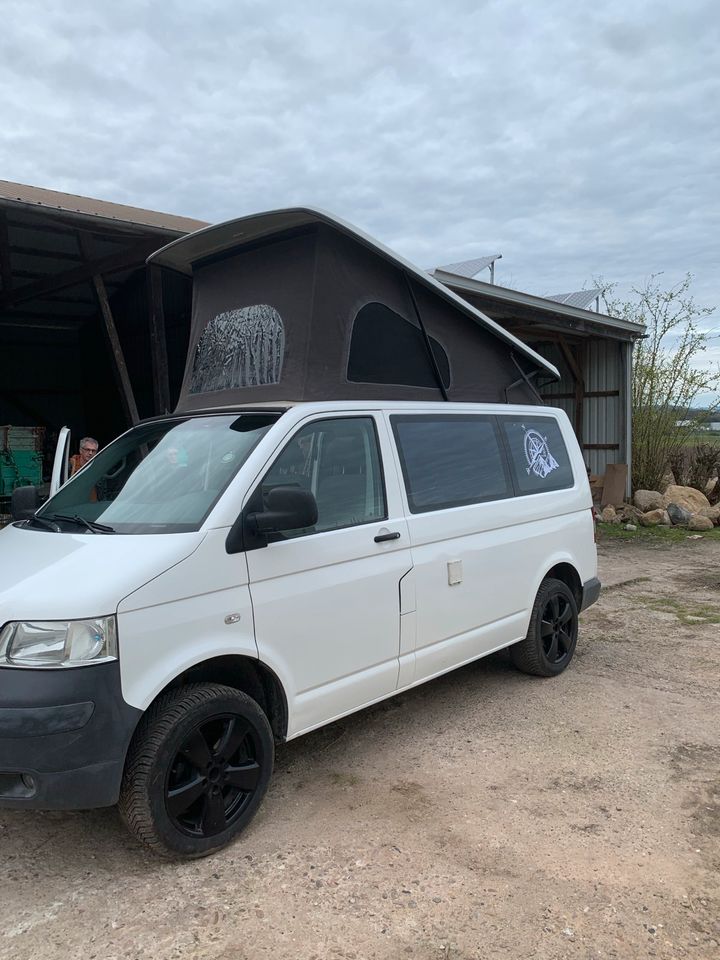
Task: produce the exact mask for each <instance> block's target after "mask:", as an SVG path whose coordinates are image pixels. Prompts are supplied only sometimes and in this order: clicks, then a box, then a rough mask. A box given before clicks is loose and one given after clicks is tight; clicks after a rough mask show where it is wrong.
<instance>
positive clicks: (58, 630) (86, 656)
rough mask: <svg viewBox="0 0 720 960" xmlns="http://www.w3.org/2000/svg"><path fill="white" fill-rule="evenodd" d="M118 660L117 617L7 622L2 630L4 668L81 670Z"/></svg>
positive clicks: (0, 663)
mask: <svg viewBox="0 0 720 960" xmlns="http://www.w3.org/2000/svg"><path fill="white" fill-rule="evenodd" d="M116 657H117V626H116V621H115V617H98V619H97V620H36V621H32V622H30V623H27V622H26V623H7V624H5V626H4V627H3V628H2V630H0V666H10V667H77V666H81V665H82V664H85V663H98V662H101V661H104V660H114V659H115V658H116Z"/></svg>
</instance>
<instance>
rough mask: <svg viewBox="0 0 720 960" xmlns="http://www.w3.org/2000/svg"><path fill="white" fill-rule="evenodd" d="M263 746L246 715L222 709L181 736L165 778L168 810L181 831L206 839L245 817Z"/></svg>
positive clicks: (257, 777)
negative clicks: (178, 747) (230, 712)
mask: <svg viewBox="0 0 720 960" xmlns="http://www.w3.org/2000/svg"><path fill="white" fill-rule="evenodd" d="M261 755H262V752H261V746H260V741H259V738H258V736H257V732H256V731H255V729H254V728H253V726H252V724H250V723H249V721H247V720H246V719H245V718H244V717H241V716H238V715H233V714H221V715H218V716H216V717H210V718H209V719H208V720H203V722H202V723H200V724H198V725H197V726H196V727H194V728H193V730H192V731H191V732H190V733H189V734H188V736H187V737H186V738H185V739H184V740H183V742H182V744H181V746H180V749H179V750H178V752H177V753H176V755H175V757H174V759H173V761H172V763H171V764H170V769H169V771H168V775H167V778H166V785H165V809H166V810H167V813H168V816H169V817H170V819H171V821H172V822H173V824H174V825H175V827H177V829H178V830H180V831H181V832H182V833H184V834H187V835H189V836H191V837H195V838H197V839H207V838H208V837H214V836H217V835H218V834H219V833H224V831H225V830H227V829H228V828H229V827H231V826H232V825H233V824H234V823H236V822H237V820H238V819H239V818H240V817H241V816H242V814H243V813H244V811H245V810H246V809H247V807H248V805H249V804H250V802H251V800H252V798H253V796H254V794H255V791H256V789H257V787H258V783H259V782H260V774H261V766H260V758H261Z"/></svg>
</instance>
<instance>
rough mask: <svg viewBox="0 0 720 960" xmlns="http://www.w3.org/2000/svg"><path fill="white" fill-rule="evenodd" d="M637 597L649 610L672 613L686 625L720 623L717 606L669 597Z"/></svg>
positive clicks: (719, 612) (719, 611)
mask: <svg viewBox="0 0 720 960" xmlns="http://www.w3.org/2000/svg"><path fill="white" fill-rule="evenodd" d="M638 599H639V601H640V603H642V604H643V605H644V606H646V607H647V608H648V609H649V610H657V612H658V613H674V614H675V616H676V617H677V618H678V620H679V621H680V623H684V624H685V626H687V627H692V626H698V625H701V626H702V625H704V624H706V623H720V608H719V607H710V606H707V605H706V604H693V603H687V602H684V601H682V600H673V599H672V598H671V597H638Z"/></svg>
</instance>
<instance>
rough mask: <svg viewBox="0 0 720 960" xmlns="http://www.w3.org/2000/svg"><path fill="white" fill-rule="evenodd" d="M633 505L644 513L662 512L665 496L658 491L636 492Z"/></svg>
mask: <svg viewBox="0 0 720 960" xmlns="http://www.w3.org/2000/svg"><path fill="white" fill-rule="evenodd" d="M633 503H634V504H635V506H636V507H637V508H638V510H641V511H642V512H643V513H648V512H649V511H650V510H662V509H663V507H664V506H665V504H664V503H663V496H662V494H661V493H658V492H657V490H636V491H635V495H634V496H633Z"/></svg>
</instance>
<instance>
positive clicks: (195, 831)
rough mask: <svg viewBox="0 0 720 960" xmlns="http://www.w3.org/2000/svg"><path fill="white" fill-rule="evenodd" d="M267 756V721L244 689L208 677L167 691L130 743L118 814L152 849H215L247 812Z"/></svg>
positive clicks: (270, 748) (261, 789) (258, 793)
mask: <svg viewBox="0 0 720 960" xmlns="http://www.w3.org/2000/svg"><path fill="white" fill-rule="evenodd" d="M273 757H274V743H273V736H272V731H271V729H270V724H269V722H268V719H267V717H266V716H265V714H264V712H263V711H262V710H261V708H260V707H259V706H258V704H257V703H256V702H255V701H254V700H253V699H251V698H250V697H249V696H247V694H245V693H241V692H240V691H239V690H234V689H233V688H232V687H225V686H222V685H220V684H209V683H203V684H192V685H188V686H186V687H180V688H178V689H176V690H170V691H168V693H166V694H164V695H163V696H162V697H160V699H159V700H158V701H157V702H156V703H155V704H154V705H153V706H152V707H151V708H150V710H149V711H148V713H147V715H146V716H145V717H144V718H143V720H142V722H141V726H140V728H139V729H138V732H137V734H136V736H135V738H134V740H133V743H132V744H131V747H130V751H129V753H128V759H127V763H126V765H125V775H124V777H123V783H122V787H121V791H120V801H119V809H120V815H121V816H122V818H123V820H124V821H125V824H126V826H127V827H128V829H129V830H130V832H131V833H132V834H133V835H134V836H135V837H136V838H137V839H138V840H140V841H141V842H142V843H144V844H146V845H147V846H149V847H151V848H152V849H154V850H156V851H157V852H158V853H161V854H165V855H166V856H176V857H177V856H179V857H187V858H194V857H203V856H206V855H207V854H210V853H214V852H215V851H216V850H219V849H221V848H222V847H224V846H226V845H227V844H228V843H230V841H231V840H233V839H234V838H235V837H236V836H237V835H238V834H239V833H240V832H241V831H242V830H243V829H244V828H245V826H247V824H248V823H249V822H250V820H251V819H252V817H253V816H254V814H255V812H256V810H257V808H258V807H259V805H260V802H261V801H262V799H263V797H264V795H265V792H266V790H267V787H268V782H269V780H270V774H271V773H272V768H273Z"/></svg>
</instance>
